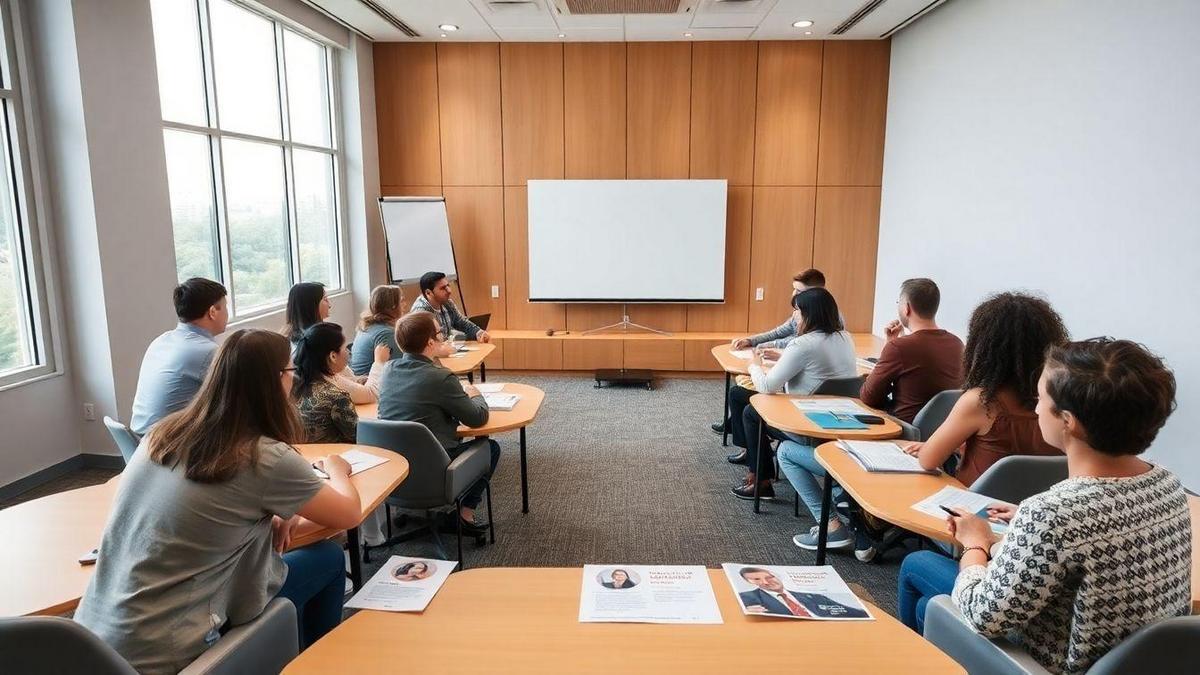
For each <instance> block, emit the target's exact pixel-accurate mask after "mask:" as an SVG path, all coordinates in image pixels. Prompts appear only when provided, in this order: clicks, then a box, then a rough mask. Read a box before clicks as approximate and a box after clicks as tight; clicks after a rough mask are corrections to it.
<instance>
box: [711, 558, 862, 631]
mask: <svg viewBox="0 0 1200 675" xmlns="http://www.w3.org/2000/svg"><path fill="white" fill-rule="evenodd" d="M721 567H722V568H723V569H724V570H725V576H726V577H727V578H728V579H729V584H730V585H731V586H733V592H734V595H736V596H737V600H738V604H740V605H741V606H742V611H743V612H744V613H746V614H758V615H761V616H776V617H782V618H788V619H808V620H814V621H862V620H867V619H872V618H874V617H872V616H871V613H870V611H869V610H867V608H866V606H865V605H863V603H862V602H861V601H860V600H859V599H858V597H856V596H855V595H854V592H853V591H851V590H850V587H849V586H847V585H846V582H844V581H842V578H841V577H840V576H838V573H837V572H836V571H835V570H834V569H833V567H831V566H829V565H824V566H822V567H787V566H782V565H750V564H745V563H725V564H723V565H721Z"/></svg>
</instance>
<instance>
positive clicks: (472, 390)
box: [463, 384, 480, 398]
mask: <svg viewBox="0 0 1200 675" xmlns="http://www.w3.org/2000/svg"><path fill="white" fill-rule="evenodd" d="M463 391H464V392H466V393H467V397H468V398H475V397H476V396H479V395H480V394H479V389H477V388H476V387H475V385H473V384H464V385H463Z"/></svg>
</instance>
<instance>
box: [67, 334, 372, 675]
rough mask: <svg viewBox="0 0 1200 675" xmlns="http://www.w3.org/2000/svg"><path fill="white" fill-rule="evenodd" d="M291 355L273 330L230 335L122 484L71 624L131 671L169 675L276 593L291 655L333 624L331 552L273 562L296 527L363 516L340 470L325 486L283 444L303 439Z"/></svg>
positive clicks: (332, 465) (336, 592)
mask: <svg viewBox="0 0 1200 675" xmlns="http://www.w3.org/2000/svg"><path fill="white" fill-rule="evenodd" d="M289 352H290V350H289V345H288V341H287V339H286V338H284V337H283V336H281V335H279V334H277V333H273V332H270V331H264V330H240V331H237V332H235V333H233V334H232V335H230V336H229V338H228V339H227V340H226V341H225V343H224V344H223V345H222V346H221V348H220V349H219V350H218V352H217V355H216V358H215V359H214V361H213V364H212V367H211V368H210V370H209V372H208V376H207V377H206V378H205V380H204V384H203V385H202V386H201V388H200V392H199V393H198V394H197V396H196V398H195V399H194V400H193V401H192V403H191V404H190V405H189V406H188V407H187V408H185V409H184V410H182V411H180V412H177V413H174V414H172V415H170V416H168V417H166V418H164V419H163V420H162V421H161V422H159V423H158V424H157V425H156V426H155V427H154V428H153V429H152V430H151V432H150V434H149V435H148V436H146V437H145V438H144V439H143V440H142V445H141V446H140V447H139V448H138V450H137V452H136V453H135V454H134V456H133V459H132V460H131V461H130V463H129V466H127V467H126V468H125V471H124V473H122V474H121V486H120V489H119V490H118V492H117V496H116V500H115V502H114V504H113V509H112V513H111V514H110V515H109V519H108V524H107V525H106V526H105V530H104V536H103V539H102V540H101V544H100V555H99V559H98V561H97V564H96V573H95V575H94V576H93V577H92V580H91V583H90V584H89V585H88V588H87V591H86V592H85V593H84V596H83V599H82V600H81V601H80V603H79V609H78V610H77V611H76V613H75V620H76V621H78V622H80V623H81V624H83V625H84V626H86V627H87V628H88V629H90V630H91V631H92V632H94V633H96V634H97V635H98V636H100V637H101V638H102V639H103V640H104V641H105V642H107V643H108V644H109V645H111V646H112V647H113V648H114V649H116V650H117V652H118V653H120V654H121V656H123V657H124V658H125V659H126V660H127V661H129V663H130V664H131V665H132V666H133V667H134V668H136V669H137V670H138V671H139V672H142V673H174V672H178V671H179V670H181V669H182V668H184V667H185V666H187V665H188V664H189V663H190V662H191V661H193V660H195V659H196V657H197V656H199V655H200V654H201V653H202V652H204V650H205V649H207V648H208V647H210V646H212V645H213V644H214V643H215V642H216V641H217V640H219V639H220V637H221V634H222V633H223V632H224V630H225V629H227V628H228V627H229V626H235V625H238V624H243V623H246V622H248V621H251V620H253V619H254V618H255V617H257V616H258V615H259V614H260V613H261V612H262V611H263V608H264V607H266V605H267V602H269V601H270V600H271V599H272V598H274V597H276V596H281V597H286V598H288V599H289V600H291V601H292V602H293V603H294V604H295V605H296V609H297V614H298V617H299V625H300V630H301V636H300V644H301V646H305V645H307V644H310V643H311V642H312V641H314V640H316V639H317V638H318V637H320V636H321V635H323V634H324V633H325V632H327V631H329V630H330V629H332V628H333V627H334V626H336V625H337V623H338V622H339V621H340V619H341V612H342V592H343V580H342V575H343V562H342V552H341V548H340V547H339V546H338V545H336V544H334V543H332V542H329V541H323V542H320V543H318V544H314V545H312V546H308V547H305V548H303V549H299V550H295V551H290V552H288V553H287V554H284V555H281V553H283V551H285V550H286V549H287V548H288V544H289V542H290V539H291V534H292V531H293V530H294V529H295V527H296V525H297V523H298V522H299V519H300V517H304V518H308V519H309V520H312V521H313V522H315V523H317V524H318V525H321V526H324V527H330V528H336V529H345V528H349V527H353V526H355V525H357V524H358V521H359V519H360V515H361V514H360V505H359V498H358V492H357V490H355V488H354V486H353V484H351V483H350V479H349V472H350V467H349V465H348V464H347V463H346V461H345V460H343V459H342V458H341V457H338V456H333V457H329V458H326V459H324V460H322V461H321V462H319V465H320V466H321V468H322V469H323V470H324V471H325V472H326V473H327V474H328V475H329V476H330V479H329V481H328V482H327V483H326V482H324V481H322V480H321V479H319V478H317V477H316V475H315V473H314V472H313V469H312V466H311V465H310V464H309V462H308V461H307V460H305V459H304V458H303V457H302V456H301V455H300V453H298V452H297V451H296V450H295V449H294V448H293V447H291V445H289V444H290V443H293V442H296V441H297V440H298V439H300V437H301V434H302V431H301V427H300V422H299V419H298V418H297V415H296V409H295V407H294V406H293V405H292V404H291V402H290V401H289V393H290V391H291V388H292V370H293V369H292V367H291V365H290V359H289Z"/></svg>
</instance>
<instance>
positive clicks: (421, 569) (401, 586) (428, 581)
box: [346, 555, 458, 612]
mask: <svg viewBox="0 0 1200 675" xmlns="http://www.w3.org/2000/svg"><path fill="white" fill-rule="evenodd" d="M457 566H458V561H456V560H434V559H432V558H407V557H405V556H402V555H394V556H392V557H391V558H389V559H388V561H387V562H386V563H384V564H383V567H380V568H379V571H378V572H376V573H375V576H373V577H371V580H370V581H368V582H367V583H366V584H364V585H363V587H362V588H361V589H359V591H358V592H357V593H355V594H354V597H352V598H350V599H349V600H348V601H346V607H350V608H353V609H378V610H381V611H384V612H422V611H424V610H425V608H426V607H428V606H429V601H430V600H432V599H433V596H434V595H437V592H438V590H439V589H441V587H442V584H444V583H445V582H446V577H448V576H450V573H451V572H453V571H454V568H455V567H457Z"/></svg>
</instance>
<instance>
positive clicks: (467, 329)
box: [446, 300, 482, 340]
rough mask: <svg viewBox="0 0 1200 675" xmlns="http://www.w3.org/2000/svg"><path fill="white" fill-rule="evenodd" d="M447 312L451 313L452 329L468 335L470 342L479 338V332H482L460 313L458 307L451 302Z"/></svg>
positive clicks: (448, 304) (447, 305)
mask: <svg viewBox="0 0 1200 675" xmlns="http://www.w3.org/2000/svg"><path fill="white" fill-rule="evenodd" d="M446 310H447V311H449V312H450V327H451V328H453V329H454V330H461V331H462V332H463V333H464V334H466V336H467V339H468V340H474V339H476V338H478V337H479V331H480V330H482V329H480V328H479V326H476V325H475V324H474V323H473V322H472V321H471V320H470V319H468V318H467V317H465V316H463V315H462V312H459V311H458V307H457V306H456V305H455V304H454V301H453V300H451V301H450V302H449V303H447V304H446Z"/></svg>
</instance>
